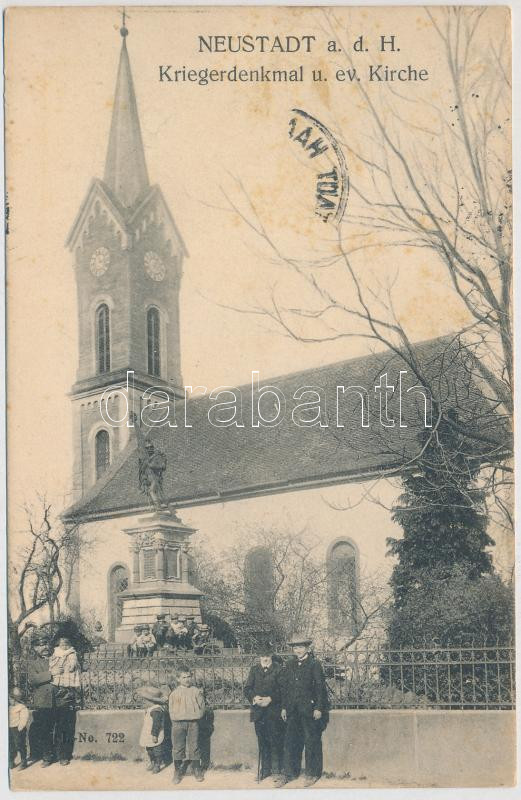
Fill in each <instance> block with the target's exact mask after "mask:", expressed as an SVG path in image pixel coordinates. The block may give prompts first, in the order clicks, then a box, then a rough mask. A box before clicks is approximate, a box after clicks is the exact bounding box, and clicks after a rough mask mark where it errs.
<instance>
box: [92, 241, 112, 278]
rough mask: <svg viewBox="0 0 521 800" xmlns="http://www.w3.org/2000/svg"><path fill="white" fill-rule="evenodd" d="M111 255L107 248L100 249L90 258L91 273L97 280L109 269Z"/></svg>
mask: <svg viewBox="0 0 521 800" xmlns="http://www.w3.org/2000/svg"><path fill="white" fill-rule="evenodd" d="M109 264H110V253H109V251H108V250H107V248H106V247H98V248H97V249H96V250H94V252H93V254H92V256H91V258H90V271H91V272H92V274H93V275H95V276H96V277H97V278H99V277H100V275H103V274H104V273H105V272H106V271H107V270H108V268H109Z"/></svg>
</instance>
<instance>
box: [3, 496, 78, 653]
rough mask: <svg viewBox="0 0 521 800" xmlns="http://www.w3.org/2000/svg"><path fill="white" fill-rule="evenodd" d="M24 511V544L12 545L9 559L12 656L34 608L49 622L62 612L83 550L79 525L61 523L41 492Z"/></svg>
mask: <svg viewBox="0 0 521 800" xmlns="http://www.w3.org/2000/svg"><path fill="white" fill-rule="evenodd" d="M25 515H26V528H25V530H24V532H23V534H22V536H23V539H22V542H23V543H22V544H21V545H20V547H13V552H12V556H11V557H10V564H9V573H10V580H9V594H10V602H9V603H8V628H9V644H10V654H11V657H12V658H13V659H14V660H15V661H16V660H17V658H18V657H19V655H20V652H21V639H22V637H23V636H24V634H26V633H27V631H29V630H30V629H31V628H34V627H36V622H35V619H36V617H37V615H38V613H39V612H40V613H41V615H42V617H43V618H44V619H45V621H46V622H49V623H51V624H52V623H54V621H55V620H56V619H57V618H58V617H59V616H60V613H61V612H62V605H63V604H66V603H67V600H68V598H69V594H70V590H71V583H72V575H73V570H74V567H75V565H76V564H77V560H78V558H79V554H80V550H81V533H80V528H79V526H77V525H62V523H61V522H60V521H59V519H56V517H55V516H54V515H53V510H52V506H51V504H50V503H49V502H48V501H47V500H46V498H45V497H40V498H39V499H38V502H37V504H36V505H35V506H29V505H27V506H25Z"/></svg>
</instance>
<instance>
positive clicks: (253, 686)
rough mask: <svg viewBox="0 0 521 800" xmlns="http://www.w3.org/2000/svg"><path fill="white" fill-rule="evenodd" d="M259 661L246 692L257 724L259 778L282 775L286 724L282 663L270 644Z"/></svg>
mask: <svg viewBox="0 0 521 800" xmlns="http://www.w3.org/2000/svg"><path fill="white" fill-rule="evenodd" d="M258 652H259V662H258V663H257V664H254V665H253V666H252V668H251V669H250V674H249V675H248V680H247V681H246V684H245V686H244V694H245V696H246V698H247V699H248V701H249V703H250V720H251V722H253V723H254V725H255V733H256V734H257V742H258V746H259V771H258V776H257V779H258V780H261V781H262V780H264V778H267V777H268V776H269V775H281V774H282V767H283V752H284V724H283V722H282V718H281V705H280V683H279V680H280V674H281V666H280V665H279V664H276V663H275V662H274V661H273V650H272V648H271V647H270V646H269V645H264V646H262V647H260V648H259V651H258Z"/></svg>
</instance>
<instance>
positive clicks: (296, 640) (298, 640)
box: [288, 631, 313, 647]
mask: <svg viewBox="0 0 521 800" xmlns="http://www.w3.org/2000/svg"><path fill="white" fill-rule="evenodd" d="M312 641H313V639H311V638H310V637H309V636H307V635H306V634H305V633H302V631H298V632H297V633H294V634H293V636H290V638H289V641H288V644H289V646H290V647H297V646H298V645H299V644H301V645H307V644H311V643H312Z"/></svg>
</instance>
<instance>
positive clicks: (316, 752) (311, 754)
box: [284, 709, 322, 778]
mask: <svg viewBox="0 0 521 800" xmlns="http://www.w3.org/2000/svg"><path fill="white" fill-rule="evenodd" d="M302 750H304V759H305V760H304V763H305V771H306V775H309V776H310V777H311V776H313V777H316V776H320V775H322V722H321V721H320V720H314V719H313V717H312V716H310V715H309V714H303V713H301V712H300V711H299V710H298V709H293V710H292V711H291V712H288V721H287V724H286V736H285V740H284V774H285V775H286V777H288V778H297V777H298V776H299V775H300V769H301V763H302Z"/></svg>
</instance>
